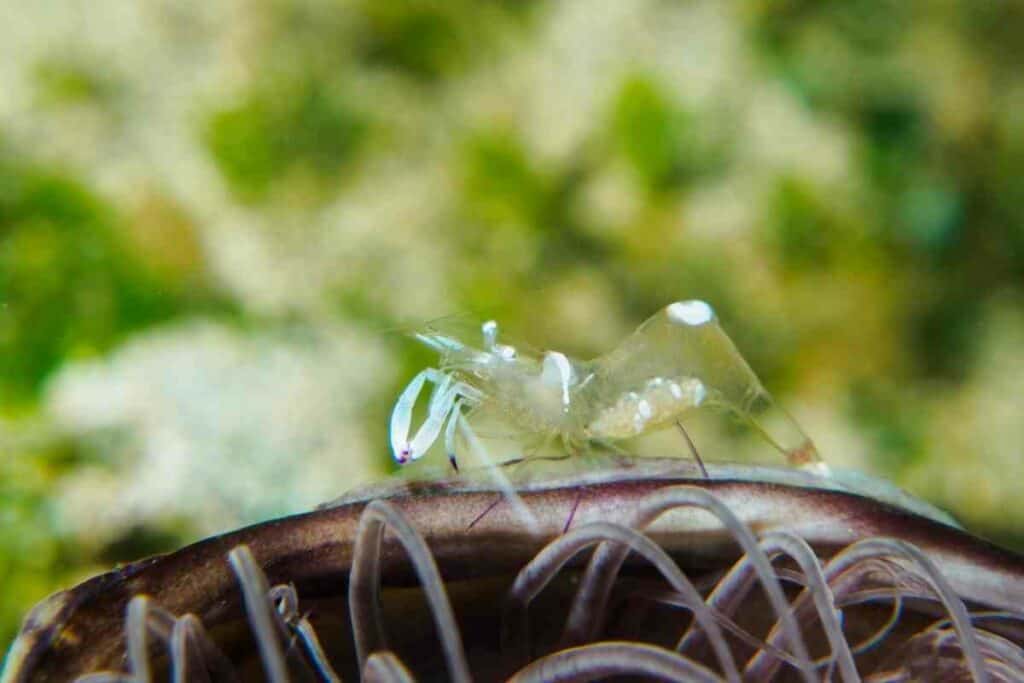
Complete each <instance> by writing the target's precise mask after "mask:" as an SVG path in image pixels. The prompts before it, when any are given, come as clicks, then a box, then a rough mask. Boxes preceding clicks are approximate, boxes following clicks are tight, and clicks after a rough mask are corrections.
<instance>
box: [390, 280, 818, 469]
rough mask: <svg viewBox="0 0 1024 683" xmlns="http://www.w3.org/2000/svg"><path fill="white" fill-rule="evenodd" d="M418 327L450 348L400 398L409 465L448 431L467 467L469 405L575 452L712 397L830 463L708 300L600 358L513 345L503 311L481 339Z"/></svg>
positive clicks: (397, 424)
mask: <svg viewBox="0 0 1024 683" xmlns="http://www.w3.org/2000/svg"><path fill="white" fill-rule="evenodd" d="M415 336H416V338H417V339H418V340H419V341H421V342H422V343H424V344H426V345H427V346H429V347H430V348H432V349H434V350H435V351H437V352H438V354H439V355H440V363H439V367H437V368H426V369H424V370H422V371H421V372H420V373H418V374H417V375H416V376H415V377H414V378H413V379H412V381H411V382H409V384H408V386H406V388H405V389H404V390H403V391H402V393H401V394H400V395H399V397H398V400H397V401H396V402H395V407H394V410H393V411H392V414H391V425H390V437H391V448H392V453H393V456H394V458H395V460H396V461H397V462H398V463H399V464H406V463H408V462H410V461H413V460H417V459H418V458H420V457H422V456H423V455H424V454H425V453H426V452H427V450H428V449H429V448H430V447H431V445H433V444H434V443H435V442H436V441H437V440H438V439H439V438H440V436H441V433H442V432H444V444H445V450H446V452H447V455H448V459H449V461H450V462H451V464H452V466H453V467H454V468H455V469H456V470H457V469H458V462H457V459H456V435H457V432H458V433H461V434H462V436H463V437H464V438H465V439H466V440H467V441H469V442H471V443H472V442H475V436H474V434H473V430H472V428H471V427H470V425H469V422H468V420H467V414H468V413H470V412H472V411H473V410H475V409H477V408H479V407H481V406H485V405H486V406H489V407H492V408H497V409H499V410H500V413H501V415H502V416H503V419H505V420H506V421H507V422H508V423H510V425H511V426H512V427H514V428H515V429H517V430H521V432H522V433H524V434H528V435H535V436H537V437H539V439H540V440H542V441H552V440H557V441H559V442H561V444H562V446H563V447H564V449H565V453H566V454H573V453H580V452H583V451H584V450H585V449H586V448H588V447H589V446H591V445H593V444H609V443H614V442H615V441H619V440H622V439H627V438H631V437H634V436H639V435H641V434H645V433H648V432H651V431H654V430H657V429H661V428H664V427H668V426H670V425H673V424H677V423H678V421H679V420H680V418H681V416H682V415H684V414H685V413H687V412H688V411H691V410H693V409H696V408H700V407H703V406H709V407H712V408H717V409H719V410H722V411H726V412H729V413H731V414H733V415H735V416H736V417H738V418H739V419H741V420H742V421H744V422H746V423H748V424H749V425H750V426H751V427H753V428H754V430H755V431H757V432H759V433H760V434H761V435H762V436H764V438H765V439H766V440H767V441H768V442H769V443H770V444H771V445H772V446H773V447H775V448H776V449H777V450H779V451H780V452H781V453H782V454H783V455H784V456H785V457H786V459H787V461H788V462H789V463H790V464H791V465H794V466H800V467H806V468H810V469H813V470H817V471H819V472H827V469H826V468H825V465H824V464H823V463H822V462H821V460H820V458H819V456H818V453H817V451H816V449H815V447H814V445H813V443H812V442H811V441H810V439H808V438H807V436H806V435H805V434H804V432H803V431H802V430H801V429H800V427H799V425H797V424H796V422H795V421H794V420H793V419H792V418H791V417H789V415H787V414H786V413H785V412H784V411H783V410H782V409H781V408H779V407H778V406H777V405H776V404H775V402H774V400H773V399H772V397H771V395H770V394H769V393H768V392H767V390H766V389H765V388H764V387H763V386H762V385H761V382H760V380H758V378H757V376H756V375H755V374H754V372H753V370H751V368H750V366H749V365H748V364H747V362H746V361H745V360H744V359H743V357H742V356H741V355H740V353H739V351H738V350H737V349H736V346H735V345H734V344H733V342H732V340H731V339H730V338H729V336H728V335H727V334H726V333H725V331H724V330H723V329H722V328H721V326H720V325H719V324H718V319H717V317H716V315H715V312H714V310H713V309H712V308H711V306H710V305H709V304H707V303H705V302H703V301H697V300H691V301H678V302H676V303H673V304H670V305H668V306H666V307H665V308H664V309H662V310H661V311H659V312H658V313H656V314H655V315H654V316H652V317H651V318H649V319H648V320H647V321H646V322H644V323H643V324H642V325H640V327H639V328H637V330H636V331H635V332H634V333H633V334H632V335H630V336H629V337H628V338H626V339H625V341H623V342H622V343H621V344H620V345H619V346H618V347H617V348H615V349H614V350H612V351H611V352H609V353H607V354H606V355H604V356H601V357H599V358H596V359H594V360H590V361H579V360H575V359H572V358H569V357H568V356H567V355H565V354H564V353H561V352H559V351H546V352H544V353H543V354H539V355H538V354H531V353H526V352H521V351H520V350H518V349H516V348H515V347H512V346H509V345H506V344H501V343H499V342H498V325H497V323H496V322H494V321H493V320H492V321H488V322H486V323H484V324H483V326H482V328H481V345H480V346H479V347H477V346H471V345H469V344H467V343H465V342H464V341H463V340H461V339H457V338H455V336H452V335H450V334H445V333H442V332H440V331H438V330H434V329H429V328H428V329H427V330H425V331H423V332H420V333H418V334H416V335H415ZM428 383H429V384H431V385H432V386H433V388H432V390H431V394H430V398H429V401H428V405H427V416H426V418H425V420H424V421H423V423H422V424H421V425H420V427H419V428H418V429H417V430H416V433H415V434H413V435H412V436H411V437H410V435H409V432H410V427H411V423H412V413H413V407H414V406H415V404H416V400H417V398H418V397H419V395H420V394H421V393H422V392H423V389H424V387H425V386H426V385H427V384H428Z"/></svg>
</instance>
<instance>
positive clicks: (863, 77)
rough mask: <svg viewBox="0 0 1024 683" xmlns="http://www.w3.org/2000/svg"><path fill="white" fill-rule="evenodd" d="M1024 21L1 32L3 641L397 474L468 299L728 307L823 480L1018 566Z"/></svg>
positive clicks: (351, 3)
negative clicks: (203, 544)
mask: <svg viewBox="0 0 1024 683" xmlns="http://www.w3.org/2000/svg"><path fill="white" fill-rule="evenodd" d="M1022 35H1024V5H1022V4H1021V3H1014V2H975V1H973V0H917V1H910V0H900V1H892V0H888V1H886V0H882V1H875V2H864V1H862V0H836V1H824V2H822V1H814V2H811V1H809V0H788V1H787V0H760V1H755V0H747V1H736V2H719V1H717V0H707V1H699V2H687V1H680V2H668V1H665V0H652V1H637V0H622V1H620V2H613V3H582V2H578V3H573V2H567V3H554V4H547V3H540V2H532V3H531V2H527V3H516V2H501V1H498V0H490V1H483V2H479V1H478V2H469V1H464V0H444V1H442V0H436V1H433V0H399V1H393V2H382V1H380V0H346V1H341V0H337V1H334V0H252V1H251V2H246V3H236V2H227V1H216V2H209V1H207V0H184V1H183V0H145V1H140V2H134V3H125V2H121V1H119V0H96V1H91V2H84V1H82V0H77V1H76V0H49V1H47V2H40V3H5V4H4V5H3V6H2V7H0V648H6V643H7V642H9V639H10V638H11V637H12V636H13V634H14V632H15V630H16V628H17V624H18V622H19V620H20V619H21V617H22V615H23V614H24V611H25V610H26V609H27V608H28V607H29V606H30V605H31V604H33V603H34V602H35V601H37V600H39V599H40V598H42V597H43V596H45V595H46V594H48V593H49V592H51V591H53V590H56V589H57V588H59V587H63V586H66V585H69V584H70V583H72V582H74V581H77V580H79V579H81V578H84V577H85V576H88V575H90V574H92V573H95V572H97V571H101V570H103V569H107V568H109V567H110V566H111V565H112V564H113V563H116V562H123V561H128V560H131V559H135V558H137V557H139V556H141V555H145V554H149V553H154V552H160V551H164V550H168V549H171V548H174V547H177V546H178V545H180V544H182V543H185V542H187V541H190V540H194V539H196V538H198V537H200V536H202V535H204V534H209V533H214V532H216V531H220V530H224V529H228V528H231V527H233V526H237V525H239V524H243V523H248V522H253V521H257V520H261V519H266V518H268V517H271V516H275V515H279V514H282V513H285V512H293V511H298V510H304V509H308V508H309V507H311V506H312V505H314V504H316V503H318V502H321V501H323V500H327V499H329V498H331V497H333V496H335V495H337V494H338V493H340V492H342V491H344V490H346V489H348V488H351V487H352V486H355V485H358V484H360V483H362V482H365V481H368V480H370V479H372V478H374V477H379V476H381V475H382V474H383V473H385V472H387V471H388V468H389V458H388V453H387V448H386V440H385V422H386V416H387V413H388V410H389V408H390V403H391V401H392V400H393V397H394V396H395V394H396V392H397V391H398V390H399V388H400V387H401V386H402V385H403V384H404V382H405V381H407V380H408V378H409V377H410V376H411V374H412V373H413V372H414V371H415V370H416V369H418V368H420V367H422V366H423V365H425V364H427V363H429V362H432V359H431V357H430V355H429V354H428V353H426V352H424V351H423V350H420V349H417V348H415V346H414V345H412V344H409V343H408V342H407V341H405V340H403V337H402V335H401V334H400V333H399V331H400V330H401V329H404V328H406V327H407V326H409V325H414V324H415V323H417V322H422V321H424V320H428V319H431V318H435V317H438V316H442V315H446V314H451V313H470V314H475V315H477V316H480V317H494V318H496V319H498V320H499V321H501V323H502V324H503V326H504V327H503V329H505V330H507V331H509V332H510V333H512V334H514V336H515V337H518V338H521V339H527V340H529V341H530V342H531V343H533V344H534V345H536V346H538V347H542V348H544V347H548V348H558V349H562V350H566V351H568V352H571V353H573V354H578V355H580V356H584V357H585V356H589V355H596V354H598V353H601V352H603V351H605V350H607V349H609V348H610V347H611V346H612V345H614V344H615V343H616V342H617V341H618V340H620V339H621V338H622V337H623V336H624V335H625V334H627V333H628V332H629V331H630V330H631V329H632V328H633V327H634V326H635V325H636V324H638V323H639V322H640V321H642V320H643V319H645V318H646V317H647V316H649V315H650V314H652V313H653V312H654V311H656V310H657V309H659V308H661V307H662V306H664V305H665V304H667V303H668V302H670V301H673V300H677V299H682V298H693V297H699V298H704V299H707V300H709V301H711V302H712V303H713V304H714V305H715V306H716V308H717V310H718V311H719V314H720V316H721V318H722V319H723V321H724V324H725V326H726V328H727V329H728V330H729V332H730V334H732V336H733V337H734V339H735V340H736V342H737V344H738V346H739V347H740V348H741V349H742V350H743V352H744V354H745V355H746V356H747V358H748V360H749V361H750V363H751V365H752V366H753V367H754V368H755V369H756V370H757V372H758V373H759V374H760V376H761V378H762V380H763V381H764V383H765V385H766V386H768V387H769V389H770V390H771V391H772V392H773V393H774V394H775V395H776V396H777V397H778V398H779V400H780V401H781V403H783V405H785V406H786V407H787V408H788V409H789V410H790V412H792V413H793V414H794V415H795V416H796V417H797V419H798V420H799V421H800V423H801V424H802V425H803V426H804V428H805V429H806V431H807V432H808V433H809V434H811V435H812V437H813V438H814V439H815V440H816V442H817V443H818V446H819V448H820V450H821V451H822V453H823V454H824V457H825V458H826V460H828V461H829V462H832V463H835V464H837V465H840V466H847V467H855V468H859V469H862V470H864V471H868V472H872V473H875V474H877V475H880V476H884V477H886V478H889V479H891V480H893V481H895V482H896V483H898V484H900V485H901V486H904V487H905V488H907V489H909V490H910V491H912V492H914V493H916V494H918V495H920V496H922V497H924V498H927V499H928V500H931V501H933V502H935V503H937V504H939V505H941V506H944V507H946V508H948V509H950V510H952V511H953V512H954V513H955V514H956V515H957V516H959V517H960V518H961V519H962V520H964V522H965V523H966V524H967V525H968V526H969V527H970V528H972V529H974V530H976V531H977V532H979V533H982V534H984V535H987V536H989V537H991V538H994V539H996V540H998V541H1000V542H1002V543H1005V544H1009V545H1011V546H1015V547H1018V548H1021V547H1024V525H1022V522H1021V520H1022V519H1024V495H1021V494H1022V484H1021V482H1022V481H1024V453H1022V450H1024V446H1022V444H1024V417H1022V414H1021V409H1020V403H1019V399H1020V396H1021V391H1022V388H1024V354H1022V351H1021V350H1022V349H1024V201H1022V199H1024V41H1021V40H1020V37H1021V36H1022Z"/></svg>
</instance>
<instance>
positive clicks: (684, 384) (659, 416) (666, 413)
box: [587, 377, 707, 439]
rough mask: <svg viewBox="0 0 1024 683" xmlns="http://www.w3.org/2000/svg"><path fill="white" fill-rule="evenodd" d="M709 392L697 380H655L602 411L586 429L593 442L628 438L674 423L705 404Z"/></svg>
mask: <svg viewBox="0 0 1024 683" xmlns="http://www.w3.org/2000/svg"><path fill="white" fill-rule="evenodd" d="M706 398H707V389H706V388H705V387H704V383H703V382H701V381H700V380H699V379H697V378H695V377H673V378H664V377H655V378H653V379H651V380H648V381H647V382H646V384H645V385H644V386H643V388H642V389H641V390H639V391H627V392H626V393H624V394H622V395H621V396H619V398H618V400H616V401H615V402H614V403H612V404H611V405H610V406H608V407H606V408H604V409H602V410H600V412H598V414H597V416H596V417H595V418H594V420H593V421H591V422H590V424H589V425H588V426H587V436H588V438H592V439H628V438H630V437H633V436H638V435H640V434H643V433H644V432H647V431H651V430H653V429H657V428H659V427H664V426H665V425H668V424H670V423H672V422H675V421H676V420H677V419H678V418H679V416H680V415H681V414H682V413H684V412H686V411H687V410H690V409H691V408H696V407H698V406H700V405H701V404H703V403H704V401H705V399H706Z"/></svg>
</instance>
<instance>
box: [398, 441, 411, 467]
mask: <svg viewBox="0 0 1024 683" xmlns="http://www.w3.org/2000/svg"><path fill="white" fill-rule="evenodd" d="M410 455H412V450H411V449H410V448H409V446H408V445H406V446H403V447H402V450H400V451H398V457H397V458H395V459H396V460H398V464H399V465H404V464H405V463H407V462H409V456H410Z"/></svg>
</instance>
